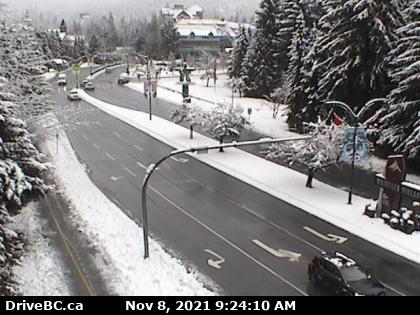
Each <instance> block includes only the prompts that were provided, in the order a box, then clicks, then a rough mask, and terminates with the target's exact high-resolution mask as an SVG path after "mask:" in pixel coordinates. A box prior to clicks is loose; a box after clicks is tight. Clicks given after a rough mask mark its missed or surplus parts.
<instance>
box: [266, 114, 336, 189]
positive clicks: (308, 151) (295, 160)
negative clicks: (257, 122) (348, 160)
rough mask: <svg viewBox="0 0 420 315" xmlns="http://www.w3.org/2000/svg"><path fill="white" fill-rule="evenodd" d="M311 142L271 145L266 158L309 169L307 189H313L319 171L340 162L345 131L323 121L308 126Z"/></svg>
mask: <svg viewBox="0 0 420 315" xmlns="http://www.w3.org/2000/svg"><path fill="white" fill-rule="evenodd" d="M306 129H307V130H306V131H307V135H309V136H311V137H312V138H311V139H310V140H306V141H296V142H292V143H291V142H288V143H278V144H273V145H271V146H270V147H269V148H268V150H267V151H266V152H265V153H266V158H267V159H270V160H273V159H281V160H285V161H287V163H289V165H293V164H298V165H302V166H304V167H305V168H306V169H307V172H308V179H307V181H306V187H309V188H312V180H313V177H314V176H315V174H316V173H317V172H318V171H319V170H325V169H326V168H327V167H329V166H331V165H335V164H337V163H338V162H339V159H340V156H341V153H342V151H343V146H344V129H343V128H341V127H338V126H335V125H332V126H329V125H327V124H326V123H325V122H323V121H319V122H318V123H309V124H306Z"/></svg>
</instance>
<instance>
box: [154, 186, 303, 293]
mask: <svg viewBox="0 0 420 315" xmlns="http://www.w3.org/2000/svg"><path fill="white" fill-rule="evenodd" d="M149 188H150V189H151V190H152V191H154V192H155V193H156V194H157V195H159V196H160V197H162V198H163V199H165V200H166V201H167V202H168V203H170V204H171V205H173V206H174V207H175V208H177V209H178V210H179V211H181V212H182V213H183V214H185V215H186V216H188V217H189V218H190V219H191V220H193V221H194V222H196V223H197V224H199V225H201V226H202V227H204V228H205V229H206V230H208V231H209V232H211V233H212V234H213V235H215V236H217V237H218V238H220V239H221V240H222V241H224V242H226V243H227V244H229V245H230V246H231V247H233V248H234V249H236V250H237V251H238V252H240V253H241V254H243V255H244V256H246V257H248V258H249V259H250V260H252V261H253V262H254V263H255V264H257V265H258V266H260V267H261V268H263V269H264V270H266V271H268V272H269V273H270V274H272V275H273V276H274V277H276V278H278V279H280V280H281V281H283V282H284V283H286V284H287V285H288V286H290V287H291V288H293V289H294V290H296V291H297V292H299V293H300V294H302V295H305V296H307V295H308V294H306V293H305V291H303V290H301V289H299V288H298V287H297V286H295V285H294V284H293V283H291V282H290V281H288V280H287V279H285V278H283V277H282V276H281V275H279V274H278V273H277V272H275V271H274V270H272V269H271V268H270V267H267V266H266V265H264V264H263V263H262V262H260V261H259V260H258V259H256V258H254V257H253V256H252V255H251V254H248V253H247V252H246V251H245V250H243V249H241V248H240V247H238V246H237V245H235V244H234V243H232V242H231V241H229V240H228V239H226V238H225V237H224V236H223V235H221V234H219V233H217V232H216V231H214V230H213V229H212V228H210V227H209V226H207V225H206V224H205V223H203V222H201V221H200V220H198V219H197V218H195V217H194V216H192V215H191V214H190V213H188V212H187V211H186V210H184V209H182V208H181V207H180V206H178V205H177V204H176V203H174V202H172V201H171V200H169V199H168V198H166V196H165V195H163V194H161V193H160V192H159V191H158V190H156V189H155V188H153V187H152V186H149Z"/></svg>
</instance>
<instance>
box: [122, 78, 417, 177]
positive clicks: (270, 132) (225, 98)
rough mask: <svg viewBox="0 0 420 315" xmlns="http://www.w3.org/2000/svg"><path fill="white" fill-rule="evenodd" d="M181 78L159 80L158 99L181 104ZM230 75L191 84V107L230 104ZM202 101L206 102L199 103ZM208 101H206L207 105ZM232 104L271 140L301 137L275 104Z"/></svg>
mask: <svg viewBox="0 0 420 315" xmlns="http://www.w3.org/2000/svg"><path fill="white" fill-rule="evenodd" d="M178 81H179V78H178V77H172V78H162V80H160V81H159V87H160V88H159V89H158V97H159V98H162V99H164V100H165V101H167V102H171V103H177V104H179V103H181V102H182V96H181V94H180V92H181V86H180V85H178V84H177V82H178ZM228 82H229V80H228V78H227V76H223V75H220V76H219V79H218V80H217V82H216V88H215V87H214V86H213V81H211V83H210V85H209V87H206V86H205V85H206V80H199V79H198V78H197V79H196V80H194V81H193V83H194V85H190V95H191V96H192V97H194V98H193V99H192V106H195V107H197V108H199V109H201V110H204V111H206V110H210V109H211V107H212V106H213V105H212V103H231V102H232V90H231V89H230V88H229V87H228V85H227V84H228ZM127 87H129V88H131V89H133V90H135V91H137V92H141V93H143V83H134V82H130V83H128V84H127ZM196 98H198V99H202V100H204V101H201V100H198V99H196ZM206 101H207V102H206ZM233 102H234V104H236V105H239V106H241V107H242V108H243V110H244V116H245V117H246V118H249V120H250V122H251V127H252V129H254V130H255V131H256V132H258V133H261V134H263V135H266V136H270V137H276V138H281V137H296V136H298V135H299V134H297V133H294V132H291V131H289V127H288V125H287V123H286V118H287V108H286V107H285V106H280V109H279V113H278V115H277V116H276V118H273V106H274V105H273V103H271V102H269V101H267V100H264V99H259V98H247V97H242V98H239V97H238V95H237V94H234V98H233ZM249 108H250V109H251V110H252V114H251V115H250V116H248V115H247V112H248V109H249ZM385 165H386V160H384V159H381V158H378V157H376V156H373V155H371V156H370V157H369V163H367V164H366V165H364V166H356V167H359V168H362V169H366V170H371V171H373V172H375V173H383V171H384V169H385ZM407 180H408V181H411V182H414V183H417V184H420V176H417V175H413V174H407Z"/></svg>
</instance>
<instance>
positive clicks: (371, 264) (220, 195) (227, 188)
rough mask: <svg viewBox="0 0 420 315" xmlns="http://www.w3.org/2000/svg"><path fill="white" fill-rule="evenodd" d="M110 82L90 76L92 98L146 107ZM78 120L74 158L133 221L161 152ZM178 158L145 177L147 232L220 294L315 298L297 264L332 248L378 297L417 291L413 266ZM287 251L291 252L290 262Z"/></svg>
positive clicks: (108, 123)
mask: <svg viewBox="0 0 420 315" xmlns="http://www.w3.org/2000/svg"><path fill="white" fill-rule="evenodd" d="M115 88H118V87H115V82H112V85H111V84H110V83H108V82H106V81H105V82H104V81H102V83H99V82H98V83H97V90H96V91H95V92H93V93H92V95H94V96H97V95H96V94H98V95H102V97H107V101H109V102H111V103H114V104H116V105H120V106H122V105H124V106H132V107H135V105H134V104H133V103H130V102H126V101H125V98H124V95H131V96H129V97H128V98H129V99H131V100H132V99H133V98H134V96H136V98H137V100H138V108H137V109H146V108H147V106H146V105H147V102H146V100H145V99H144V98H143V97H138V94H135V93H134V92H132V91H129V90H128V89H124V88H120V89H121V91H122V92H121V93H119V94H116V93H115V95H114V93H112V92H113V91H114V89H115ZM106 91H108V94H107V95H108V96H107V95H106V93H107V92H106ZM110 92H111V93H110ZM133 93H134V94H133ZM111 98H112V99H111ZM55 100H56V101H57V102H60V103H63V102H67V101H66V100H65V99H64V97H63V95H62V93H57V94H56V95H55ZM156 103H158V104H156V105H155V106H154V109H155V111H156V112H158V111H162V112H165V107H166V108H167V106H170V105H167V104H165V103H164V102H160V101H159V100H157V101H156ZM71 106H78V105H77V104H76V103H74V104H72V105H71ZM83 106H87V107H89V108H90V109H93V107H90V106H89V105H87V104H83ZM84 119H85V120H86V121H90V122H95V123H94V124H90V125H84V124H81V125H79V126H78V127H77V129H75V130H72V131H70V132H68V135H69V138H70V140H71V141H72V144H73V146H74V148H75V150H76V152H77V153H78V155H79V158H80V159H81V160H82V161H83V162H84V163H86V164H87V166H88V168H89V170H90V173H89V175H90V177H91V178H92V180H93V182H94V183H95V184H96V185H97V186H98V187H99V188H100V189H101V190H102V191H103V192H104V193H105V194H106V195H107V196H108V197H109V198H110V199H111V200H113V201H114V202H115V203H116V204H117V205H118V206H119V207H120V208H121V209H122V210H123V211H125V212H126V213H127V214H128V215H130V216H132V217H133V218H140V209H139V204H140V202H139V201H140V200H139V199H140V194H139V188H140V182H141V179H142V177H143V175H144V166H147V165H148V164H150V163H151V162H154V161H156V160H157V159H158V158H160V157H161V156H163V155H164V154H166V153H168V152H169V151H170V150H171V148H170V147H168V146H167V145H165V144H162V143H160V142H158V141H156V140H155V139H153V138H151V137H149V136H147V135H145V134H144V133H142V132H139V131H138V130H136V129H134V128H132V127H130V126H128V125H126V124H125V123H122V122H121V121H118V120H116V119H115V118H113V117H111V116H109V115H107V114H104V113H103V112H100V111H97V110H95V111H92V112H89V113H87V114H86V117H84ZM182 158H183V159H188V162H186V163H183V162H182V161H185V160H169V161H168V162H167V163H166V164H164V165H162V166H161V170H160V171H159V172H157V174H156V176H154V177H153V179H152V182H151V189H150V193H149V198H150V200H149V205H150V206H149V207H150V212H149V213H150V218H149V221H150V225H151V226H150V229H151V232H152V234H153V235H154V236H155V237H156V238H159V239H160V240H161V241H162V243H163V244H165V245H166V246H167V248H169V249H172V250H174V251H175V253H176V254H178V255H180V256H182V257H183V259H184V260H185V261H192V262H193V263H194V264H195V265H196V266H198V267H199V268H200V270H201V271H202V272H203V273H205V274H207V275H208V276H209V277H211V278H212V279H213V280H214V281H215V282H217V283H218V284H219V285H220V286H221V287H222V288H223V289H224V290H225V292H226V294H228V295H302V294H309V295H320V294H325V292H322V291H321V290H320V289H318V288H314V287H312V286H311V285H309V283H308V281H307V276H306V267H307V263H308V261H309V260H310V259H311V258H312V257H313V256H314V255H316V254H317V253H318V252H319V251H320V250H327V249H329V250H333V249H339V250H340V251H343V252H344V253H345V254H348V255H349V256H351V257H353V258H355V259H357V260H358V261H359V262H360V263H361V264H362V265H364V266H366V267H367V268H369V269H371V270H372V271H373V273H374V274H375V275H376V276H377V278H378V279H379V280H381V281H383V282H384V283H386V284H387V285H388V286H390V287H392V288H393V290H392V289H390V290H388V294H398V293H403V294H408V295H414V294H416V295H418V294H420V288H419V287H418V285H417V284H418V282H419V281H420V279H419V275H420V267H419V266H418V265H416V264H414V263H411V262H409V261H407V260H405V259H403V258H400V257H399V256H397V255H394V254H392V253H390V252H387V251H385V250H383V249H381V248H379V247H377V246H374V245H371V244H370V243H368V242H366V241H364V240H361V239H359V238H357V237H355V236H353V235H350V234H349V233H347V232H345V231H343V230H340V229H338V228H336V227H334V226H333V225H331V224H329V223H326V222H324V221H322V220H319V219H317V218H316V217H313V216H311V215H309V214H307V213H305V212H303V211H300V210H299V209H297V208H295V207H293V206H291V205H289V204H287V203H285V202H283V201H281V200H278V199H276V198H274V197H272V196H270V195H267V194H265V193H263V192H261V191H259V190H257V189H255V188H253V187H251V186H249V185H247V184H246V183H243V182H240V181H238V180H236V179H233V178H231V177H229V176H227V175H225V174H224V173H221V172H219V171H217V170H215V169H213V168H211V167H208V166H207V165H204V164H202V163H200V162H198V161H196V160H194V159H191V158H189V157H186V156H184V157H182ZM308 228H309V229H308ZM314 231H315V232H316V233H314ZM328 234H329V235H336V236H340V237H344V238H347V239H348V240H347V241H346V242H344V243H342V244H339V241H340V239H335V238H332V237H331V236H328ZM322 236H323V237H322ZM256 241H257V242H256ZM278 250H282V251H278ZM278 253H281V255H280V254H278ZM293 254H301V256H300V257H299V259H298V261H296V260H295V259H293V257H295V256H294V255H293Z"/></svg>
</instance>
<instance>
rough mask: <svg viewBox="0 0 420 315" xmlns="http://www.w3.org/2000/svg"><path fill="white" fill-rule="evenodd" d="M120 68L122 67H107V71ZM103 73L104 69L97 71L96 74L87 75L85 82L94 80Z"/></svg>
mask: <svg viewBox="0 0 420 315" xmlns="http://www.w3.org/2000/svg"><path fill="white" fill-rule="evenodd" d="M122 66H123V65H115V66H112V67H108V68H107V69H110V70H113V69H117V68H119V67H122ZM105 71H106V69H102V70H100V71H98V72H96V73H94V74H92V75H89V76H87V77H86V80H95V79H96V78H97V77H98V76H100V75H102V74H104V73H105Z"/></svg>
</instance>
